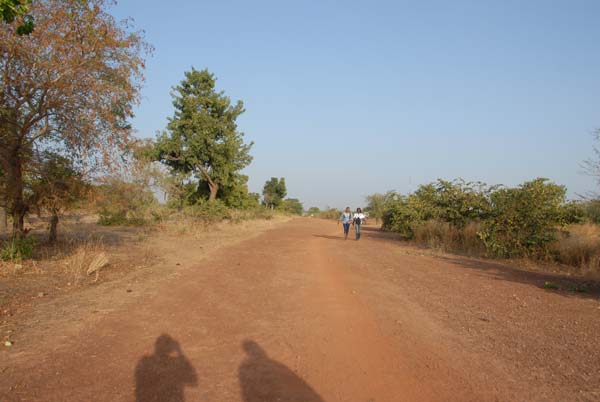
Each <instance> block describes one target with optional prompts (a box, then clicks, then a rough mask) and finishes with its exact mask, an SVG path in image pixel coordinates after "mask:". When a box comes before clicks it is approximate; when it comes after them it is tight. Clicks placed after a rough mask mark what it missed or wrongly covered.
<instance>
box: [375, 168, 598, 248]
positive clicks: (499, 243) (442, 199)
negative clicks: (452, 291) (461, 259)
mask: <svg viewBox="0 0 600 402" xmlns="http://www.w3.org/2000/svg"><path fill="white" fill-rule="evenodd" d="M565 193H566V190H565V188H564V187H563V186H559V185H556V184H554V183H550V182H548V181H547V180H546V179H536V180H533V181H530V182H526V183H523V184H522V185H520V186H518V187H515V188H505V187H498V186H495V187H488V186H486V185H485V184H483V183H479V182H476V183H468V182H464V181H463V180H457V181H452V182H450V181H445V180H438V181H437V182H436V183H431V184H426V185H422V186H420V187H419V188H418V189H417V190H416V191H415V192H414V193H412V194H409V195H408V196H401V195H399V194H397V193H395V192H389V193H387V194H386V195H385V196H384V212H383V219H382V220H383V225H382V228H383V229H384V230H389V231H393V232H397V233H399V234H400V235H402V237H404V238H405V239H408V240H415V241H417V242H419V243H421V244H425V245H429V246H431V247H436V248H443V249H446V250H455V251H461V252H467V253H469V254H473V255H477V254H481V253H482V252H483V251H484V250H485V253H486V254H487V255H490V256H500V257H516V256H535V257H547V256H549V244H550V243H552V242H553V240H554V239H555V238H556V234H557V233H558V231H559V230H560V229H561V228H562V227H563V226H564V225H566V224H568V223H577V222H581V221H583V220H584V219H585V216H586V214H585V211H584V210H587V208H589V206H588V205H587V204H586V205H585V206H584V205H582V204H580V203H566V202H565Z"/></svg>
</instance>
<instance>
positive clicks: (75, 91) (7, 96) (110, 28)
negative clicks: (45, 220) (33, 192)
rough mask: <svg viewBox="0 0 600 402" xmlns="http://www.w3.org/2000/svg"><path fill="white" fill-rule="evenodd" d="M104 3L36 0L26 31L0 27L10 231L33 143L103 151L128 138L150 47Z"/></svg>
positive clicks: (1, 163)
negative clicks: (32, 24) (30, 28)
mask: <svg viewBox="0 0 600 402" xmlns="http://www.w3.org/2000/svg"><path fill="white" fill-rule="evenodd" d="M110 4H112V1H110V0H39V1H35V2H33V3H32V4H31V6H30V8H29V11H30V12H31V15H32V16H33V18H35V21H36V29H35V30H34V31H33V32H32V33H31V34H30V35H29V36H28V37H23V36H19V35H15V34H14V33H15V32H14V31H15V29H17V28H16V27H14V26H13V25H12V24H8V25H6V26H5V27H3V29H2V30H0V71H1V72H2V73H1V76H0V170H2V171H3V172H4V175H5V179H4V182H5V183H4V185H5V188H6V194H5V195H6V197H4V203H5V206H6V207H7V209H8V210H9V211H10V213H11V214H12V215H13V233H14V234H15V235H16V236H17V237H18V236H20V235H22V234H23V218H24V216H25V214H26V213H27V210H28V205H27V202H26V200H25V199H24V197H23V177H24V176H25V175H26V174H27V171H28V169H29V166H30V163H31V160H32V154H33V150H34V149H35V148H36V147H37V148H48V147H49V146H54V147H59V148H61V149H62V151H63V152H72V153H74V154H77V155H78V156H79V157H81V158H84V157H86V156H87V157H91V155H96V156H100V155H102V156H103V159H106V158H109V157H110V156H111V155H113V154H114V153H112V152H109V151H112V150H114V149H115V147H123V148H124V147H125V146H126V145H127V143H128V140H129V134H130V131H131V127H130V125H129V124H128V118H130V117H131V116H132V107H133V105H135V104H136V103H137V102H138V101H139V89H140V85H141V82H142V80H143V75H142V72H143V68H144V55H145V54H146V51H149V50H150V49H149V46H148V45H147V44H146V42H145V41H144V39H143V37H142V35H141V34H140V33H138V32H131V30H130V29H129V26H128V24H127V23H126V22H124V23H119V22H117V21H115V19H114V18H113V17H112V16H111V15H110V14H109V13H108V12H107V7H108V6H109V5H110ZM98 151H104V152H103V153H99V152H98ZM101 160H102V159H101Z"/></svg>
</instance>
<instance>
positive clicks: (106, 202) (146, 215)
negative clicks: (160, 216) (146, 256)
mask: <svg viewBox="0 0 600 402" xmlns="http://www.w3.org/2000/svg"><path fill="white" fill-rule="evenodd" d="M97 191H98V200H97V202H96V205H97V208H98V215H99V219H98V223H99V224H101V225H106V226H110V225H143V224H145V223H146V222H147V221H148V220H150V219H152V218H153V216H152V211H153V209H154V208H155V207H156V206H157V205H158V203H157V201H156V199H155V198H154V194H152V191H151V190H149V189H148V188H147V187H146V186H144V185H141V184H137V183H129V182H124V181H121V180H112V181H110V182H109V183H107V184H104V185H101V186H99V187H98V189H97Z"/></svg>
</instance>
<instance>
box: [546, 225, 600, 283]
mask: <svg viewBox="0 0 600 402" xmlns="http://www.w3.org/2000/svg"><path fill="white" fill-rule="evenodd" d="M551 251H552V253H553V254H554V256H555V258H556V260H557V261H558V262H560V263H562V264H565V265H569V266H572V267H576V268H578V269H579V270H580V271H581V273H582V274H584V275H589V276H594V277H600V226H599V225H595V224H592V223H585V224H581V225H571V226H570V227H568V228H567V231H566V232H565V233H563V234H562V235H561V236H560V237H559V239H558V240H557V241H556V242H554V243H553V244H552V247H551Z"/></svg>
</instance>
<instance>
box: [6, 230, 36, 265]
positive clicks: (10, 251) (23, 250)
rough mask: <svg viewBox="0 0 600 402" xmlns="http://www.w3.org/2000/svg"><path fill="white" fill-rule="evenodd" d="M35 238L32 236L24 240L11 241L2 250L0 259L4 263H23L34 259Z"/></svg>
mask: <svg viewBox="0 0 600 402" xmlns="http://www.w3.org/2000/svg"><path fill="white" fill-rule="evenodd" d="M34 249H35V238H34V237H32V236H29V237H25V238H23V239H13V240H10V241H8V242H6V243H4V245H3V246H2V249H0V259H2V260H3V261H21V260H26V259H29V258H31V257H33V252H34Z"/></svg>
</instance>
